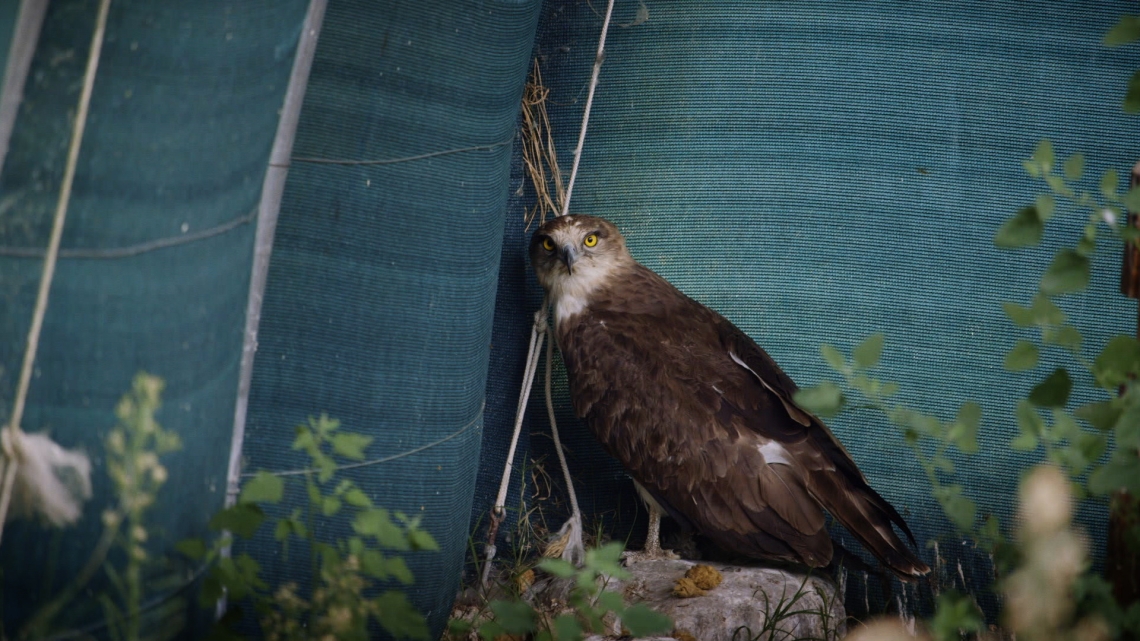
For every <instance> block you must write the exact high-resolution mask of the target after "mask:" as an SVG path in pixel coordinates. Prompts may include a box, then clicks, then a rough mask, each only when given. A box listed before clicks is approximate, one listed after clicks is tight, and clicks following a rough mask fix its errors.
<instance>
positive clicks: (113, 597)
mask: <svg viewBox="0 0 1140 641" xmlns="http://www.w3.org/2000/svg"><path fill="white" fill-rule="evenodd" d="M164 387H165V383H164V382H163V380H162V379H161V378H159V377H157V376H153V375H151V374H147V373H145V372H140V373H139V374H137V375H136V376H135V378H134V380H133V382H132V384H131V391H130V392H128V393H127V394H125V395H123V397H122V398H121V399H120V400H119V403H118V405H116V407H115V416H116V417H117V418H118V424H117V425H115V427H113V428H112V429H111V430H110V431H109V432H108V433H107V436H106V438H105V439H104V446H105V448H106V469H107V475H108V476H109V477H110V479H111V484H112V487H113V488H114V492H115V499H114V501H113V502H112V505H111V507H109V508H107V509H106V510H105V511H104V512H103V515H102V520H103V533H102V535H101V536H100V538H99V541H98V542H97V543H96V545H95V549H94V550H93V551H92V553H91V556H90V557H89V558H88V560H87V563H86V564H85V565H84V567H83V568H82V569H81V570H80V572H79V573H78V574H77V575H76V576H75V577H74V578H73V579H72V581H71V582H70V583H69V584H68V586H67V587H66V588H65V589H64V590H63V591H62V592H61V593H60V594H59V595H57V596H56V597H55V598H53V599H52V600H51V601H49V602H48V603H46V604H45V605H44V606H42V607H41V608H40V609H39V610H37V611H36V612H35V613H34V614H33V615H32V616H31V617H30V618H29V619H28V621H27V623H25V624H24V626H23V628H21V630H20V632H19V634H18V638H21V639H33V638H39V637H43V636H46V635H47V634H48V633H49V631H51V630H53V629H55V628H56V627H58V624H59V622H57V617H59V616H60V615H61V614H69V613H71V612H73V611H76V610H78V611H80V612H86V611H87V608H85V607H83V605H82V603H79V604H77V603H76V600H77V598H78V597H79V596H80V594H81V593H82V592H83V590H84V588H86V587H87V585H88V583H89V582H90V581H91V580H92V579H93V578H94V577H95V576H96V575H98V573H99V570H102V571H103V572H104V573H105V575H106V577H107V579H108V580H109V583H110V590H107V591H103V592H99V593H97V596H96V598H97V600H98V603H99V605H100V607H101V609H102V613H103V617H104V622H105V624H106V626H107V630H108V632H109V634H110V637H111V638H112V639H115V640H124V641H137V640H138V639H141V638H143V637H144V636H146V637H147V638H160V639H161V638H171V637H173V636H175V635H176V634H177V633H178V631H179V629H180V628H181V627H182V623H183V622H182V620H181V616H180V614H179V613H180V612H181V611H182V610H183V606H184V603H183V601H182V600H181V599H178V598H174V599H171V600H169V601H167V602H166V603H165V606H164V607H163V608H161V609H160V610H159V611H157V612H150V613H147V615H146V616H147V617H149V619H150V620H151V621H155V620H162V622H161V624H156V625H153V626H148V627H150V628H153V629H148V630H147V631H146V633H145V634H144V630H143V628H144V608H143V601H144V599H145V598H146V597H147V596H149V595H150V594H149V593H150V592H151V591H153V590H154V589H156V588H160V587H163V586H164V585H165V584H167V583H171V581H170V578H171V576H173V575H172V573H171V572H170V569H169V567H168V564H167V559H166V558H165V557H163V556H161V555H156V554H154V553H153V552H152V551H151V549H149V546H151V545H152V544H153V543H154V539H155V537H154V536H153V533H152V528H151V526H150V525H148V522H147V514H148V512H149V510H150V509H151V508H152V507H153V506H154V505H155V503H156V501H157V500H158V494H159V490H161V489H162V486H163V485H164V484H165V483H166V481H167V477H168V472H167V468H166V466H165V465H163V463H162V461H161V459H160V457H161V456H163V455H165V454H169V453H171V452H174V451H177V450H179V449H181V447H182V441H181V439H179V437H178V435H177V434H176V433H174V432H172V431H170V430H167V429H164V428H163V427H162V425H160V424H159V423H158V421H157V420H156V419H155V413H156V412H157V411H158V409H159V408H160V407H161V406H162V390H163V388H164Z"/></svg>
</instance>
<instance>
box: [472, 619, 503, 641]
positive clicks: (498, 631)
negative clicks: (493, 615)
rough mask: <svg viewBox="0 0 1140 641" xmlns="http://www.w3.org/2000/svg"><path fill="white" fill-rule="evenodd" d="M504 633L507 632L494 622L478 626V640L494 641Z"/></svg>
mask: <svg viewBox="0 0 1140 641" xmlns="http://www.w3.org/2000/svg"><path fill="white" fill-rule="evenodd" d="M506 633H507V631H506V630H504V629H503V626H501V625H499V623H498V621H495V620H491V621H487V622H486V623H483V624H481V625H480V626H479V638H481V639H483V641H495V639H498V638H499V637H501V636H503V635H505V634H506Z"/></svg>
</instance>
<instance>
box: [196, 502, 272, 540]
mask: <svg viewBox="0 0 1140 641" xmlns="http://www.w3.org/2000/svg"><path fill="white" fill-rule="evenodd" d="M264 520H265V513H264V512H262V511H261V508H260V507H258V506H257V504H256V503H238V504H237V505H234V506H233V507H228V508H226V509H224V510H221V511H219V512H218V513H216V514H214V516H213V518H211V519H210V529H211V530H228V531H230V532H233V533H234V534H236V535H237V536H240V537H241V538H243V539H248V538H250V537H252V536H253V534H254V532H256V531H257V528H259V527H261V523H262V521H264Z"/></svg>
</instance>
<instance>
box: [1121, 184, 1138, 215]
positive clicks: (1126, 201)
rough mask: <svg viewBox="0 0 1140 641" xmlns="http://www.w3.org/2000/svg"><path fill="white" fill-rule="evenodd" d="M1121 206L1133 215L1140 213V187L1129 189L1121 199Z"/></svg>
mask: <svg viewBox="0 0 1140 641" xmlns="http://www.w3.org/2000/svg"><path fill="white" fill-rule="evenodd" d="M1120 204H1122V205H1124V207H1125V208H1126V209H1128V211H1130V212H1132V213H1138V212H1140V186H1137V187H1133V188H1131V189H1129V190H1128V192H1127V193H1125V194H1124V196H1123V197H1122V198H1121V199H1120Z"/></svg>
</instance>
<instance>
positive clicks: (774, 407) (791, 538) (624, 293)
mask: <svg viewBox="0 0 1140 641" xmlns="http://www.w3.org/2000/svg"><path fill="white" fill-rule="evenodd" d="M530 258H531V263H532V265H533V266H534V269H535V272H536V274H537V275H538V280H539V282H540V283H541V284H542V287H543V288H544V289H545V290H546V292H547V294H548V295H549V298H550V301H551V304H552V306H553V310H554V325H555V336H556V339H557V342H558V346H559V349H560V350H561V352H562V357H563V361H564V362H565V365H566V371H567V374H568V380H569V386H570V397H571V400H572V403H573V406H574V410H575V412H576V413H577V414H578V416H579V417H581V418H584V419H585V421H586V423H587V425H588V426H589V428H590V430H591V431H592V432H593V433H594V435H595V436H596V437H597V438H598V440H599V441H601V444H602V446H603V447H604V448H605V449H606V451H608V452H609V453H610V454H611V455H612V456H614V457H615V458H616V459H617V460H618V461H620V462H621V464H622V465H623V466H624V467H625V469H626V470H627V471H628V472H629V474H630V476H632V477H633V479H634V482H635V485H636V487H637V490H638V493H639V494H640V495H641V497H642V498H643V499H644V500H645V502H646V504H647V506H648V508H649V513H650V523H649V532H648V536H647V540H646V544H645V549H644V551H643V552H642V553H641V554H640V558H661V557H663V556H668V554H669V553H668V552H666V551H663V550H662V549H661V547H660V542H659V535H658V532H659V529H658V528H659V525H660V518H661V514H662V513H665V514H668V515H669V516H671V517H673V518H675V519H677V520H678V521H680V522H682V523H683V524H685V525H687V526H689V527H692V528H695V529H696V530H697V531H699V532H701V533H702V534H704V535H705V536H707V537H709V538H710V539H712V540H713V541H714V542H716V543H717V544H719V545H720V546H722V547H724V548H726V549H728V550H730V551H733V552H736V553H739V554H743V555H745V556H748V557H752V558H757V559H768V560H774V561H784V562H791V563H796V564H802V565H807V566H809V567H823V566H826V565H828V563H829V562H830V561H831V558H832V551H833V543H832V540H831V538H830V536H829V535H828V533H827V530H826V527H825V517H824V511H825V510H826V511H827V512H829V513H831V515H832V516H833V517H834V518H835V519H837V520H838V521H839V522H840V523H842V524H843V525H844V527H846V528H847V529H848V530H849V531H850V532H851V533H852V534H853V535H854V536H855V538H857V539H858V540H859V541H860V542H861V543H862V544H863V545H864V546H865V547H866V548H867V549H868V550H869V551H870V552H871V553H872V554H874V555H875V557H877V558H878V559H879V561H880V562H882V563H883V564H884V565H885V566H886V567H887V568H889V569H890V570H892V571H893V572H894V573H895V574H897V575H899V576H900V577H903V578H914V577H918V576H921V575H924V574H926V573H927V572H929V571H930V568H929V567H927V565H926V564H925V563H923V562H922V560H921V559H919V558H918V556H917V555H916V554H915V553H914V552H912V551H911V549H910V548H908V547H907V545H906V544H905V543H903V541H902V540H901V539H900V538H899V536H898V535H897V534H896V533H895V531H894V529H893V528H892V523H893V524H895V525H897V526H898V527H899V529H901V530H902V531H903V532H904V533H905V534H906V535H907V537H908V538H909V539H910V541H911V544H912V545H913V544H914V536H913V535H912V534H911V532H910V529H909V528H908V527H907V525H906V522H905V521H903V519H902V517H901V516H900V515H899V513H898V512H897V511H896V510H895V508H894V507H892V506H891V504H890V503H888V502H887V501H886V500H885V499H883V497H881V496H879V494H878V493H877V492H875V490H874V489H872V488H871V486H870V485H869V484H868V483H867V479H866V478H865V477H864V476H863V474H862V473H861V472H860V471H859V469H858V467H856V465H855V462H854V461H853V460H852V459H851V456H850V454H848V453H847V450H846V449H844V447H843V445H842V444H840V442H839V441H838V440H837V439H836V438H835V435H833V434H832V433H831V430H829V429H828V427H827V426H826V425H824V424H823V422H822V421H820V420H819V418H817V417H816V416H814V415H812V414H811V413H810V412H807V411H805V410H804V409H803V408H800V407H798V406H797V405H796V404H795V401H794V400H793V395H794V394H795V392H796V389H797V388H796V384H795V383H794V382H792V380H791V379H790V378H789V377H788V375H787V374H785V373H784V372H783V371H782V370H781V369H780V367H779V366H778V365H777V364H776V362H775V361H774V360H772V357H771V356H769V355H768V353H767V352H765V351H764V350H763V349H761V348H760V346H759V345H757V344H756V343H755V342H754V341H753V340H752V339H751V338H749V337H748V335H746V334H745V333H744V332H742V331H740V330H739V329H737V328H736V326H734V325H733V324H732V323H730V322H729V321H728V320H726V319H725V318H724V317H723V316H721V315H720V314H718V313H716V312H714V311H713V310H711V309H709V308H707V307H705V306H704V305H702V304H700V303H698V302H696V301H694V300H693V299H691V298H689V297H688V296H686V295H685V294H683V293H681V292H680V291H679V290H678V289H677V288H675V287H673V285H671V284H670V283H669V282H668V281H666V280H665V279H664V278H662V277H661V276H658V275H657V274H656V273H654V272H653V271H651V270H649V269H648V268H646V267H644V266H642V265H641V264H639V263H638V262H637V261H635V260H634V259H633V257H632V256H631V255H630V253H629V250H628V249H627V248H626V245H625V239H624V238H623V237H622V235H621V233H620V232H619V231H618V229H617V227H615V226H614V225H613V224H612V223H610V222H609V221H606V220H603V219H601V218H597V217H594V216H584V215H567V216H561V217H559V218H555V219H554V220H551V221H549V222H547V223H546V224H544V225H542V227H540V228H539V229H538V231H537V232H535V234H534V237H533V238H532V239H531V243H530Z"/></svg>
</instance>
